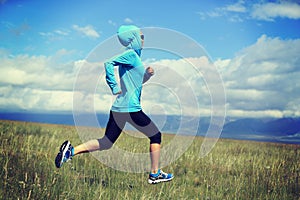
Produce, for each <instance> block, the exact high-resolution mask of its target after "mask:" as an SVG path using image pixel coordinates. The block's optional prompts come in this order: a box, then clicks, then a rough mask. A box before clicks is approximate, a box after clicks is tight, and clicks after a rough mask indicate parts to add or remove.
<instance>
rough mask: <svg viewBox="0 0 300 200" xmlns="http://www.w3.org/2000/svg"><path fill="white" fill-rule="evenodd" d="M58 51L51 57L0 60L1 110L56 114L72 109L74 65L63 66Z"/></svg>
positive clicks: (75, 70) (15, 57)
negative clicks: (53, 112)
mask: <svg viewBox="0 0 300 200" xmlns="http://www.w3.org/2000/svg"><path fill="white" fill-rule="evenodd" d="M66 53H67V52H66V50H61V51H59V52H58V53H57V54H55V55H54V56H51V57H46V56H28V55H17V56H14V57H9V56H3V57H1V58H0V59H1V64H0V91H1V95H0V109H1V110H12V111H16V110H19V109H22V110H42V111H45V110H60V111H65V110H69V109H71V108H72V101H71V100H72V99H71V96H72V95H71V94H72V90H73V81H74V77H75V75H76V72H77V70H78V66H76V64H75V63H63V62H61V61H60V59H59V57H60V56H62V55H65V54H66Z"/></svg>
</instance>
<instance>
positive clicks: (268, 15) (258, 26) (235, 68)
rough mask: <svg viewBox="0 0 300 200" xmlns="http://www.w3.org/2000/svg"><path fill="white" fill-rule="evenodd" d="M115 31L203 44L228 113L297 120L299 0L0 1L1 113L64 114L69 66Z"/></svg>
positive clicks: (70, 86) (72, 75) (70, 83)
mask: <svg viewBox="0 0 300 200" xmlns="http://www.w3.org/2000/svg"><path fill="white" fill-rule="evenodd" d="M122 24H135V25H137V26H139V27H162V28H167V29H172V30H175V31H178V32H180V33H183V34H185V35H186V36H188V37H190V38H192V39H193V40H195V41H196V42H197V43H199V44H200V45H202V46H203V47H204V48H205V50H206V52H207V53H208V55H209V56H210V57H211V58H212V60H213V62H214V64H215V65H216V66H217V68H218V69H219V71H220V74H221V76H222V79H223V81H224V87H225V92H226V96H227V102H226V106H227V114H228V115H231V116H237V117H245V116H250V117H283V116H300V112H299V110H300V107H299V105H300V94H299V91H300V90H299V89H300V88H299V87H300V85H299V83H298V82H299V81H297V79H298V77H299V75H300V73H299V71H300V70H299V66H300V58H299V56H298V52H300V41H299V40H300V32H299V30H300V29H299V28H300V3H299V2H297V1H263V0H259V1H251V2H250V1H243V0H225V1H208V0H205V1H196V0H188V1H169V0H166V1H157V0H153V1H151V2H150V1H143V0H139V1H135V0H133V1H129V2H127V1H116V0H103V1H97V0H86V1H80V0H74V1H66V0H59V1H58V0H54V1H37V0H27V1H21V0H19V1H18V0H1V1H0V70H1V72H0V73H1V74H0V92H1V96H0V110H2V111H18V110H27V111H39V112H42V111H45V112H48V111H56V112H59V111H70V110H72V106H71V104H72V91H73V83H74V78H75V77H76V74H77V73H78V70H79V66H78V65H79V64H80V63H82V62H83V60H84V59H85V57H86V56H87V55H88V54H89V52H91V51H92V50H93V49H94V48H95V47H96V46H97V45H98V44H100V43H101V42H103V41H105V40H106V39H108V38H110V37H111V36H113V35H114V34H115V33H116V31H117V28H118V26H120V25H122ZM146 38H147V36H146ZM146 41H147V40H146ZM158 62H159V60H156V63H158ZM165 62H166V61H165ZM169 62H170V65H171V64H173V65H174V66H176V65H177V64H178V63H175V62H176V61H172V60H170V61H169ZM173 62H174V63H173ZM203 93H205V91H203ZM21 96H23V98H21ZM62 96H63V97H64V98H61V97H62ZM59 97H60V98H59ZM99 101H100V100H99ZM157 101H159V99H157ZM103 102H104V101H103ZM103 102H102V103H103ZM105 102H106V104H110V100H108V99H106V100H105ZM98 103H101V101H100V102H98ZM203 107H205V106H203Z"/></svg>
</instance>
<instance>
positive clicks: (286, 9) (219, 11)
mask: <svg viewBox="0 0 300 200" xmlns="http://www.w3.org/2000/svg"><path fill="white" fill-rule="evenodd" d="M198 14H199V15H200V18H201V19H202V20H205V19H206V18H207V17H209V18H217V17H218V18H220V17H225V18H226V19H228V20H229V21H232V22H243V21H244V20H245V19H257V20H264V21H274V20H275V19H276V18H289V19H300V5H299V4H298V3H294V2H289V1H280V2H276V3H275V2H269V3H254V4H253V3H249V2H247V1H243V0H239V1H237V2H236V3H233V4H230V5H226V6H223V7H217V8H215V9H213V10H211V11H205V12H198Z"/></svg>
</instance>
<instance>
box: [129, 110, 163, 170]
mask: <svg viewBox="0 0 300 200" xmlns="http://www.w3.org/2000/svg"><path fill="white" fill-rule="evenodd" d="M130 116H131V119H130V120H129V121H128V122H129V123H130V124H131V125H133V126H134V127H135V128H136V129H137V130H139V131H141V132H142V133H144V134H145V135H146V136H147V137H148V138H149V139H150V159H151V172H152V173H157V171H158V169H159V158H160V143H161V133H160V131H159V130H158V128H157V126H156V125H155V124H154V123H153V122H152V121H151V119H150V118H149V117H148V116H147V115H146V114H145V113H144V112H143V111H139V112H134V113H130Z"/></svg>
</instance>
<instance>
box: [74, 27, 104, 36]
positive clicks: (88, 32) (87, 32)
mask: <svg viewBox="0 0 300 200" xmlns="http://www.w3.org/2000/svg"><path fill="white" fill-rule="evenodd" d="M73 29H74V30H76V31H78V32H79V33H81V34H83V35H84V36H87V37H89V38H99V37H100V34H99V33H98V32H97V31H96V30H95V29H94V27H93V26H91V25H87V26H83V27H80V26H78V25H76V24H75V25H73Z"/></svg>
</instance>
